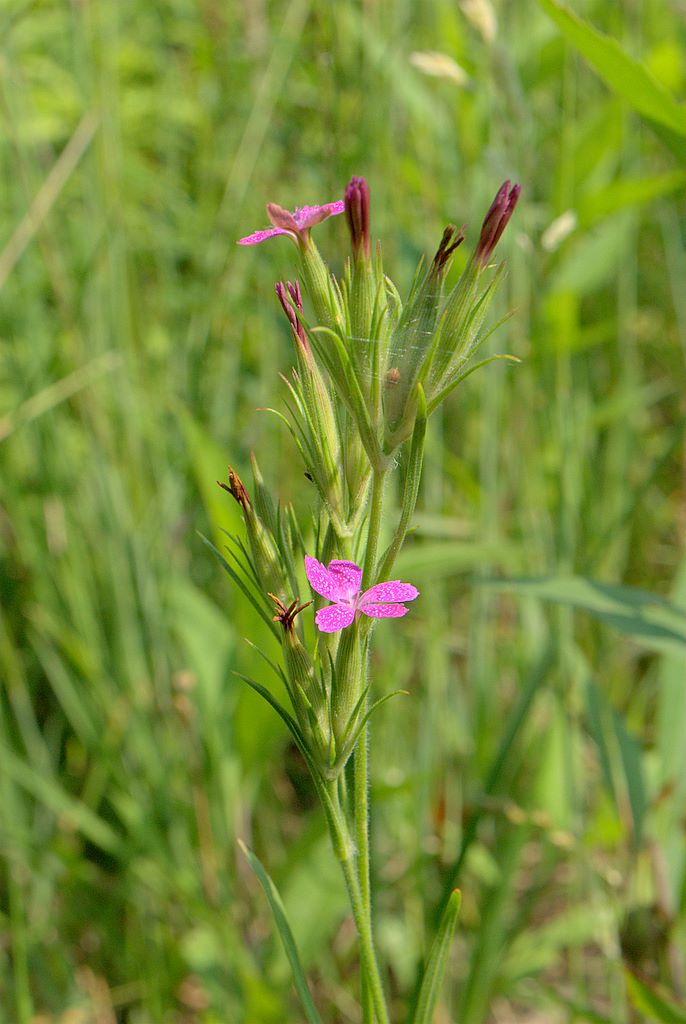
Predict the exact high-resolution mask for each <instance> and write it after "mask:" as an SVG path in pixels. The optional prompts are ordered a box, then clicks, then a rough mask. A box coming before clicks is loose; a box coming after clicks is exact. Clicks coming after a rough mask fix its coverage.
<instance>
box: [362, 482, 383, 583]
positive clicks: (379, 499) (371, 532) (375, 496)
mask: <svg viewBox="0 0 686 1024" xmlns="http://www.w3.org/2000/svg"><path fill="white" fill-rule="evenodd" d="M385 490H386V469H375V470H374V474H373V476H372V501H371V506H370V509H369V526H368V528H367V548H366V551H365V553H364V575H363V577H362V579H363V582H364V585H365V586H371V585H372V584H373V583H374V582H375V581H374V579H373V578H372V577H373V574H374V567H375V565H376V552H377V549H378V547H379V534H380V533H381V518H382V513H383V497H384V491H385Z"/></svg>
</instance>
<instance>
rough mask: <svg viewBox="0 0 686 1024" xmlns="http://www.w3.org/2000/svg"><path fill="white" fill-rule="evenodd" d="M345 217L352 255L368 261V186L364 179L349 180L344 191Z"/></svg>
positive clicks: (369, 237) (369, 244)
mask: <svg viewBox="0 0 686 1024" xmlns="http://www.w3.org/2000/svg"><path fill="white" fill-rule="evenodd" d="M345 216H346V219H347V221H348V227H349V228H350V237H351V238H352V243H353V254H354V256H355V259H359V257H360V255H361V253H362V251H363V250H364V258H365V259H369V253H370V249H371V236H370V234H369V185H368V184H367V182H366V181H365V180H364V178H351V179H350V182H349V183H348V185H347V187H346V190H345Z"/></svg>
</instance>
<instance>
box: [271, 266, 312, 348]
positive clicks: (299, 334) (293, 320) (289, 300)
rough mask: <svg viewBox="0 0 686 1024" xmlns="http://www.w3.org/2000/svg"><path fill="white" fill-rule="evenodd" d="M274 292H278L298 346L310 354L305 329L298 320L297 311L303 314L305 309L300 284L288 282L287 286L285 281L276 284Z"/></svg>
mask: <svg viewBox="0 0 686 1024" xmlns="http://www.w3.org/2000/svg"><path fill="white" fill-rule="evenodd" d="M274 291H275V292H276V294H277V297H278V299H279V302H280V303H281V305H282V307H283V311H284V313H285V314H286V316H287V317H288V322H289V323H290V325H291V330H292V332H293V337H294V339H295V341H296V342H297V344H299V345H300V346H301V348H302V349H303V351H304V352H309V351H310V345H309V342H308V340H307V335H306V333H305V328H304V327H303V325H302V324H301V323H300V321H299V320H298V316H297V313H296V310H297V312H298V313H302V309H303V299H302V294H301V292H300V284H299V283H298V281H297V280H296V282H295V284H291V282H290V281H286V284H284V283H283V281H277V282H276V284H275V285H274ZM294 307H295V308H294Z"/></svg>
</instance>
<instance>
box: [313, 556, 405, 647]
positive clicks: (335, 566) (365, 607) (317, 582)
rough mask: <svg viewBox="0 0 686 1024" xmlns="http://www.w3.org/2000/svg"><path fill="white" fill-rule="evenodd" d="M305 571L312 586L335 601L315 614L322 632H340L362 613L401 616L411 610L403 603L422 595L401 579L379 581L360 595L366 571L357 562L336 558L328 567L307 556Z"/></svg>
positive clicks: (378, 617)
mask: <svg viewBox="0 0 686 1024" xmlns="http://www.w3.org/2000/svg"><path fill="white" fill-rule="evenodd" d="M305 572H306V573H307V578H308V580H309V581H310V586H311V587H312V589H313V590H314V591H315V592H316V593H317V594H321V596H322V597H327V598H328V599H329V601H333V602H334V603H333V604H329V605H327V606H326V608H320V609H319V611H318V612H317V615H316V617H315V622H316V623H317V625H318V626H319V629H320V630H321V631H322V633H337V632H338V631H339V630H340V629H345V628H346V626H349V625H350V624H351V623H352V621H353V620H354V618H355V615H356V614H357V613H358V612H362V613H363V614H364V615H369V616H370V617H371V618H373V619H389V618H399V617H400V616H401V615H406V614H407V612H408V611H409V608H406V607H405V605H404V604H402V602H403V601H414V599H415V597H418V596H419V591H418V590H417V588H416V587H413V586H412V584H411V583H401V582H400V580H389V581H388V583H377V584H376V586H375V587H370V589H369V590H365V592H364V594H360V584H361V583H362V570H361V569H360V567H359V565H355V563H354V562H339V561H336V560H334V561H333V562H329V564H328V566H324V565H322V563H321V562H318V561H317V559H316V558H311V557H310V556H309V555H306V557H305Z"/></svg>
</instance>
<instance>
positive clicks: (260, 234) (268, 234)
mask: <svg viewBox="0 0 686 1024" xmlns="http://www.w3.org/2000/svg"><path fill="white" fill-rule="evenodd" d="M290 234H291V232H290V231H284V230H283V228H265V229H264V230H263V231H254V232H253V233H252V235H246V236H245V238H239V239H238V242H237V245H259V244H260V242H264V240H265V238H273V237H274V235H290Z"/></svg>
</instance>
